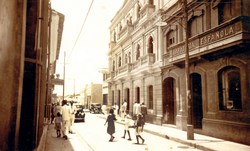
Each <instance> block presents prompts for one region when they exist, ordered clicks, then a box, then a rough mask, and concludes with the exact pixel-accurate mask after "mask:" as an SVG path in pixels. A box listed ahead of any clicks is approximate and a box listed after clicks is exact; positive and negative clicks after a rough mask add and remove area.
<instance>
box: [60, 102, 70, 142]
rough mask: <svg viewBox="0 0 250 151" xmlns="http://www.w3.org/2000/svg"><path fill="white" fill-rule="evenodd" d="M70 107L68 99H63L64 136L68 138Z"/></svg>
mask: <svg viewBox="0 0 250 151" xmlns="http://www.w3.org/2000/svg"><path fill="white" fill-rule="evenodd" d="M69 116H70V107H69V106H68V105H67V100H63V101H62V133H63V138H65V139H68V132H69V119H70V117H69Z"/></svg>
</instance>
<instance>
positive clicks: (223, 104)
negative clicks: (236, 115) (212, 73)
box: [218, 66, 242, 110]
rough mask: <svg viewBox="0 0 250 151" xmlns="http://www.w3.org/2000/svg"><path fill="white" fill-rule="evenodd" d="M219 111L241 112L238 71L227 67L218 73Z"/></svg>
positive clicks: (235, 68) (232, 67)
mask: <svg viewBox="0 0 250 151" xmlns="http://www.w3.org/2000/svg"><path fill="white" fill-rule="evenodd" d="M218 94H219V108H220V110H241V109H242V103H241V82H240V69H239V68H237V67H234V66H228V67H225V68H223V69H221V70H220V71H219V72H218Z"/></svg>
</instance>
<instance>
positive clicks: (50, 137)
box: [45, 124, 75, 151]
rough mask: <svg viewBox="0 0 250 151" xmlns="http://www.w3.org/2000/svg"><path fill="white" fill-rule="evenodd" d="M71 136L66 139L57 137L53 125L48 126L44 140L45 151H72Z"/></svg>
mask: <svg viewBox="0 0 250 151" xmlns="http://www.w3.org/2000/svg"><path fill="white" fill-rule="evenodd" d="M71 139H74V137H73V136H71V135H69V136H68V139H64V138H62V136H61V137H57V135H56V130H55V129H54V124H50V125H49V127H48V132H47V140H46V146H45V150H46V151H74V150H75V149H74V147H73V145H72V143H71Z"/></svg>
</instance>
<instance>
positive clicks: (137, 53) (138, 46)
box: [136, 45, 141, 60]
mask: <svg viewBox="0 0 250 151" xmlns="http://www.w3.org/2000/svg"><path fill="white" fill-rule="evenodd" d="M140 49H141V48H140V45H137V49H136V60H138V59H139V57H140Z"/></svg>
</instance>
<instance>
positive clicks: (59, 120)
mask: <svg viewBox="0 0 250 151" xmlns="http://www.w3.org/2000/svg"><path fill="white" fill-rule="evenodd" d="M61 124H62V116H61V114H60V113H59V112H57V114H56V116H55V130H56V134H57V137H61Z"/></svg>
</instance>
